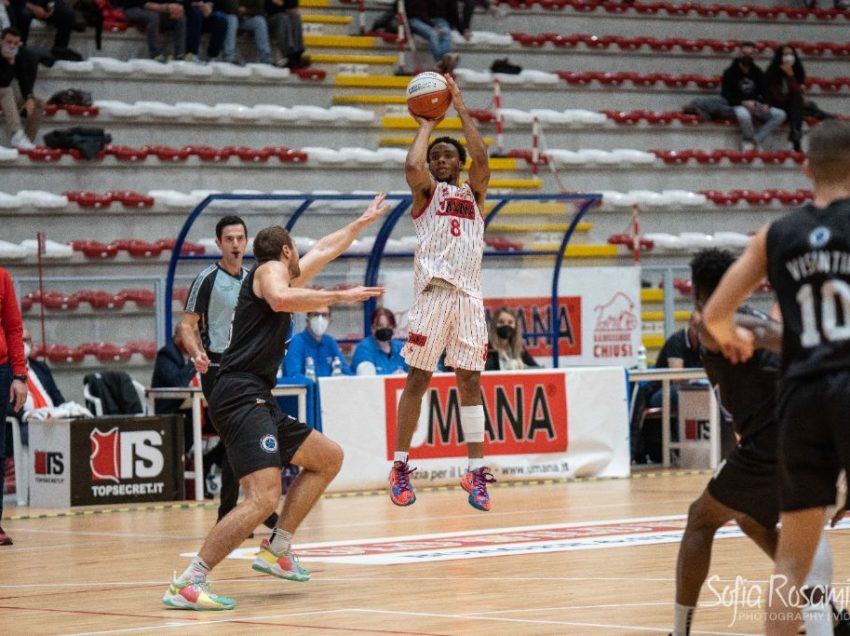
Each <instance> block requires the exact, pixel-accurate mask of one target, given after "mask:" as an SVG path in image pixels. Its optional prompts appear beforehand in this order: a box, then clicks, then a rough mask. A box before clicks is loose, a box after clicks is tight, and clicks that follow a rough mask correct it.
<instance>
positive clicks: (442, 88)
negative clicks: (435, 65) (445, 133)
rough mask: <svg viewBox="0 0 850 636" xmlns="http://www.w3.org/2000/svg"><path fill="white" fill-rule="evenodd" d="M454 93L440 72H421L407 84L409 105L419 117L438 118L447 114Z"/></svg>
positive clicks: (411, 110) (412, 111)
mask: <svg viewBox="0 0 850 636" xmlns="http://www.w3.org/2000/svg"><path fill="white" fill-rule="evenodd" d="M451 103H452V94H451V92H449V87H448V85H447V84H446V80H445V78H444V77H443V76H442V75H440V74H439V73H434V72H432V71H428V72H425V73H419V75H416V76H414V77H413V79H411V80H410V83H408V85H407V107H408V109H410V112H411V113H413V114H414V115H416V116H417V117H423V118H425V119H438V118H440V117H442V116H443V115H445V114H446V111H447V110H448V109H449V104H451Z"/></svg>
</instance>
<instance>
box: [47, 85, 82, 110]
mask: <svg viewBox="0 0 850 636" xmlns="http://www.w3.org/2000/svg"><path fill="white" fill-rule="evenodd" d="M47 103H48V104H56V105H58V106H91V105H92V98H91V93H89V92H88V91H81V90H79V89H77V88H66V89H65V90H62V91H59V92H57V93H53V95H51V96H50V99H48V100H47Z"/></svg>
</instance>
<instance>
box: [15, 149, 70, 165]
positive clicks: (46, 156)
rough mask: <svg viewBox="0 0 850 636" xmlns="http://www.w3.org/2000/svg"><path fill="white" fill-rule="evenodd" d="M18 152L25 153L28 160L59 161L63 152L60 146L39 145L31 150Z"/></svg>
mask: <svg viewBox="0 0 850 636" xmlns="http://www.w3.org/2000/svg"><path fill="white" fill-rule="evenodd" d="M18 153H19V154H22V155H26V156H28V157H29V158H30V161H39V162H45V161H59V160H60V159H61V158H62V155H63V154H65V153H64V152H63V151H62V149H61V148H45V147H43V146H39V147H37V148H35V149H33V150H18Z"/></svg>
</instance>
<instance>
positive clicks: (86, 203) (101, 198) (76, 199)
mask: <svg viewBox="0 0 850 636" xmlns="http://www.w3.org/2000/svg"><path fill="white" fill-rule="evenodd" d="M62 194H64V195H65V196H66V197H68V201H70V202H72V203H76V204H77V205H78V206H80V207H81V208H108V207H109V206H110V205H112V195H111V194H110V193H109V192H106V193H105V194H98V193H97V192H86V191H80V190H71V191H68V192H63V193H62Z"/></svg>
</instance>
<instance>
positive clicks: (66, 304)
mask: <svg viewBox="0 0 850 636" xmlns="http://www.w3.org/2000/svg"><path fill="white" fill-rule="evenodd" d="M37 293H38V292H36V294H37ZM35 300H36V299H35V297H34V298H33V302H35ZM41 304H42V305H44V307H45V309H52V310H69V309H76V308H77V307H79V306H80V301H79V300H78V299H77V298H75V297H74V296H68V295H67V294H63V293H62V292H56V291H47V292H44V295H43V296H42V297H41Z"/></svg>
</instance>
